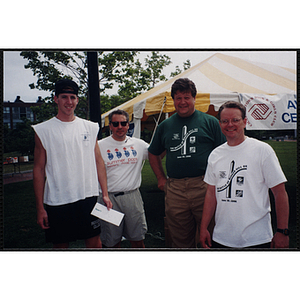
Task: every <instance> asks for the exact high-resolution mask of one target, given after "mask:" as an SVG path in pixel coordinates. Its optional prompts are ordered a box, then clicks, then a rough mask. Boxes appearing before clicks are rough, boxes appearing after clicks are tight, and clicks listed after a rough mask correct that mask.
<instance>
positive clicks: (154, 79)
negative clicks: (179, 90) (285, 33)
mask: <svg viewBox="0 0 300 300" xmlns="http://www.w3.org/2000/svg"><path fill="white" fill-rule="evenodd" d="M170 63H171V59H170V57H169V56H167V55H159V52H158V51H152V52H151V57H150V56H149V55H147V57H146V58H145V64H146V72H147V73H148V76H149V77H150V82H151V88H153V87H155V85H156V84H157V83H158V82H160V81H166V80H167V78H166V76H165V75H163V74H161V73H162V70H163V68H164V67H166V66H168V65H169V64H170Z"/></svg>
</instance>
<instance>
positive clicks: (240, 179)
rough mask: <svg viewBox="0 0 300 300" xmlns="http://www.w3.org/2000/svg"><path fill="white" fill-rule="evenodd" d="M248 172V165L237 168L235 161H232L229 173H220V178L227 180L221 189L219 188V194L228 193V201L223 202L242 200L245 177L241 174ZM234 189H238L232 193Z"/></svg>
mask: <svg viewBox="0 0 300 300" xmlns="http://www.w3.org/2000/svg"><path fill="white" fill-rule="evenodd" d="M243 170H247V165H242V166H238V167H235V161H234V160H233V161H231V163H230V166H229V172H228V171H219V178H220V179H226V178H227V181H226V183H225V184H223V185H222V186H220V187H217V192H218V193H221V192H223V191H226V199H222V201H223V202H237V198H239V199H241V198H243V196H244V192H243V189H242V188H243V185H244V183H245V178H244V176H241V175H240V174H239V172H241V171H243ZM233 187H238V188H236V190H235V191H232V189H233Z"/></svg>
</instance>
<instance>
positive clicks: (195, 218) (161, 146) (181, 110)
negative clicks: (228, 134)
mask: <svg viewBox="0 0 300 300" xmlns="http://www.w3.org/2000/svg"><path fill="white" fill-rule="evenodd" d="M196 94H197V90H196V86H195V84H194V83H193V82H192V81H191V80H189V79H188V78H180V79H177V80H176V81H175V82H174V83H173V85H172V88H171V96H172V98H173V101H174V106H175V109H176V113H175V114H174V115H172V116H171V117H170V118H169V119H166V120H164V121H163V122H162V123H161V124H160V125H159V126H158V128H157V131H156V133H155V135H154V138H153V141H152V143H151V145H150V147H149V149H148V150H149V162H150V165H151V167H152V170H153V172H154V173H155V175H156V177H157V180H158V187H159V188H160V189H161V190H164V191H165V213H166V221H167V224H168V227H169V231H170V234H171V238H172V247H175V248H195V247H196V244H197V241H196V233H197V229H199V228H200V223H201V218H202V211H203V204H204V197H205V193H206V188H207V184H206V183H205V182H204V181H203V177H204V174H205V170H206V166H207V159H208V156H209V154H210V153H211V151H212V150H213V149H214V148H216V147H217V146H219V145H221V144H223V143H224V142H225V141H226V139H225V136H224V135H223V134H222V132H221V129H220V126H219V123H218V120H217V119H216V118H215V117H213V116H210V115H207V114H205V113H203V112H200V111H198V110H196V109H195V97H196ZM163 152H166V169H167V176H166V175H165V173H164V170H163V166H162V161H161V154H162V153H163ZM212 226H213V223H212V224H211V227H212Z"/></svg>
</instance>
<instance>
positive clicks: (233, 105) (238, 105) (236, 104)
mask: <svg viewBox="0 0 300 300" xmlns="http://www.w3.org/2000/svg"><path fill="white" fill-rule="evenodd" d="M224 108H237V109H239V110H240V111H241V113H242V119H243V120H244V119H245V118H246V107H245V106H244V105H243V104H242V103H239V102H236V101H227V102H225V103H224V104H222V105H221V106H220V108H219V112H218V115H217V118H218V119H219V120H220V116H221V112H222V111H223V109H224Z"/></svg>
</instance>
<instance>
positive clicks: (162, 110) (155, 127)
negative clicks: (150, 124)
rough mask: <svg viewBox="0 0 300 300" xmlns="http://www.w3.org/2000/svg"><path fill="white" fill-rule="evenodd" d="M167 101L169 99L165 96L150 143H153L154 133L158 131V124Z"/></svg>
mask: <svg viewBox="0 0 300 300" xmlns="http://www.w3.org/2000/svg"><path fill="white" fill-rule="evenodd" d="M166 101H167V97H165V99H164V102H163V105H162V107H161V110H160V113H159V116H158V119H157V122H155V123H156V125H155V128H154V131H153V134H152V137H151V141H150V144H151V142H152V140H153V137H154V133H155V131H156V129H157V126H158V123H159V120H160V118H161V115H162V112H163V109H164V106H165V104H166Z"/></svg>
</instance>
